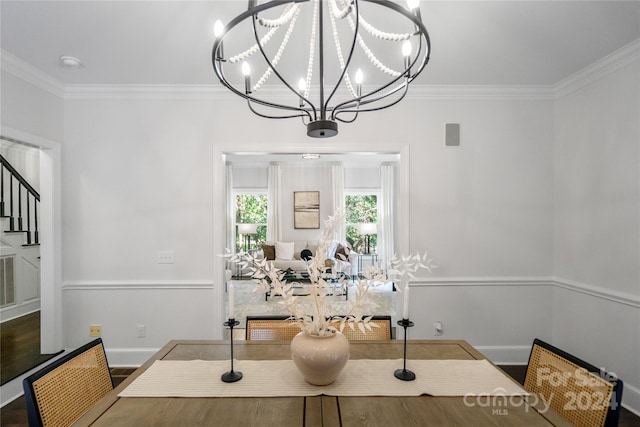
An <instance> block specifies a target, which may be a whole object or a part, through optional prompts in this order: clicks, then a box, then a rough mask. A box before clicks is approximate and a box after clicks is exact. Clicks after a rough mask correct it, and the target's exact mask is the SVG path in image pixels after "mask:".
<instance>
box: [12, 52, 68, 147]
mask: <svg viewBox="0 0 640 427" xmlns="http://www.w3.org/2000/svg"><path fill="white" fill-rule="evenodd" d="M2 60H3V61H4V58H2ZM3 66H4V63H3ZM0 79H1V80H0V84H1V86H2V96H1V97H0V106H1V108H2V110H1V114H0V117H1V120H2V126H3V127H4V126H9V127H11V128H14V129H19V130H21V131H23V132H28V133H31V134H33V135H38V136H41V137H43V138H48V139H51V140H54V141H62V140H63V136H64V132H63V129H64V121H63V112H64V102H63V100H62V98H61V97H60V96H56V95H55V94H53V93H51V92H47V91H45V90H42V89H41V88H40V87H38V86H36V85H35V84H33V83H28V82H27V81H25V80H24V79H21V78H19V77H17V76H16V75H14V74H12V73H9V72H7V71H5V70H4V69H3V70H2V71H1V72H0ZM26 142H32V141H26Z"/></svg>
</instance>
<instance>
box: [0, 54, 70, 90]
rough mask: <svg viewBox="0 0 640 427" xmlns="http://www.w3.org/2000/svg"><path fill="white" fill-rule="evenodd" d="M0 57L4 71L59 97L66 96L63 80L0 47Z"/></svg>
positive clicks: (0, 65)
mask: <svg viewBox="0 0 640 427" xmlns="http://www.w3.org/2000/svg"><path fill="white" fill-rule="evenodd" d="M0 57H1V61H0V68H1V69H2V70H3V71H6V72H8V73H10V74H12V75H14V76H16V77H18V78H20V79H22V80H24V81H25V82H27V83H31V84H32V85H34V86H36V87H38V88H40V89H42V90H44V91H46V92H49V93H51V94H52V95H55V96H57V97H58V98H63V97H64V94H65V85H64V84H63V83H62V82H61V81H59V80H57V79H55V78H53V77H51V76H50V75H49V74H47V73H45V72H44V71H42V70H40V69H39V68H36V67H34V66H33V65H31V64H29V63H27V62H25V61H23V60H22V59H20V58H18V57H17V56H14V55H12V54H10V53H9V52H7V51H5V50H2V49H0Z"/></svg>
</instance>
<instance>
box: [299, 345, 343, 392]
mask: <svg viewBox="0 0 640 427" xmlns="http://www.w3.org/2000/svg"><path fill="white" fill-rule="evenodd" d="M291 359H292V360H293V363H295V365H296V367H297V368H298V370H299V371H300V373H301V374H302V376H303V377H304V379H305V380H306V381H307V382H308V383H310V384H313V385H328V384H331V383H332V382H334V381H335V380H336V378H338V375H340V372H342V369H343V368H344V366H345V365H346V364H347V361H348V360H349V340H348V339H347V338H346V337H345V336H344V335H342V334H341V333H340V332H336V333H335V334H331V335H327V336H318V335H311V334H308V333H306V332H300V333H299V334H298V335H296V336H295V337H293V340H291Z"/></svg>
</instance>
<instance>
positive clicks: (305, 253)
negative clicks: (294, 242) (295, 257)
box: [300, 249, 313, 261]
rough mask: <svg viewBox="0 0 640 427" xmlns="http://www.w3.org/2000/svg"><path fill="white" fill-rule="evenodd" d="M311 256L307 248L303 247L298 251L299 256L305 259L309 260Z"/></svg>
mask: <svg viewBox="0 0 640 427" xmlns="http://www.w3.org/2000/svg"><path fill="white" fill-rule="evenodd" d="M312 256H313V253H311V251H310V250H309V249H303V250H302V252H300V258H302V259H303V260H305V261H309V260H310V259H311V257H312Z"/></svg>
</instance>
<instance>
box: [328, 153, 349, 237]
mask: <svg viewBox="0 0 640 427" xmlns="http://www.w3.org/2000/svg"><path fill="white" fill-rule="evenodd" d="M331 176H332V184H333V212H331V215H333V214H335V213H336V212H337V211H338V210H340V212H344V167H343V166H342V163H340V164H335V165H332V166H331ZM334 239H335V240H337V241H339V242H345V241H346V240H347V232H346V228H345V226H344V222H343V223H342V224H341V225H340V227H338V228H337V229H336V233H335V236H334Z"/></svg>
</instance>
